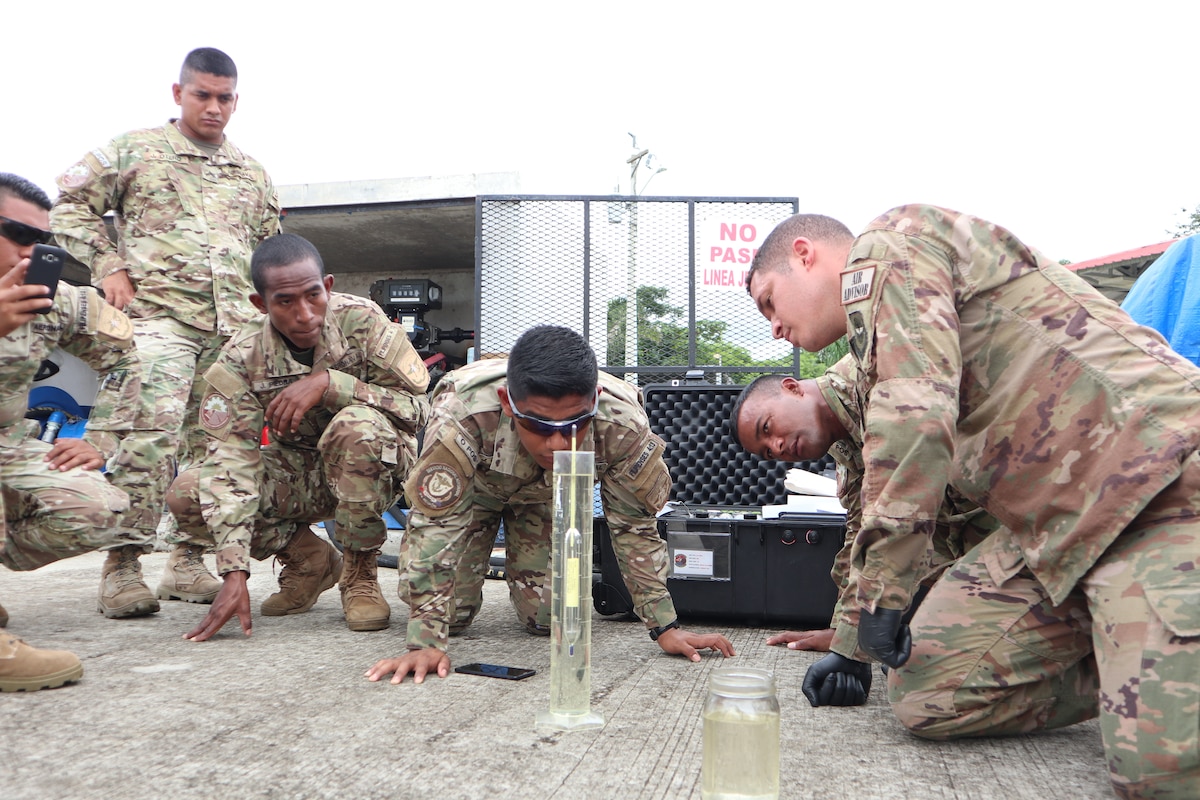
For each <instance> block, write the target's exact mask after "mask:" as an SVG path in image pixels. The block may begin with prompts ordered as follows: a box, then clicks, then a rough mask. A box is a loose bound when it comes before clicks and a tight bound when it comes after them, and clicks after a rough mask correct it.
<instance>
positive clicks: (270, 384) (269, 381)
mask: <svg viewBox="0 0 1200 800" xmlns="http://www.w3.org/2000/svg"><path fill="white" fill-rule="evenodd" d="M298 380H300V376H299V375H284V376H283V377H282V378H266V379H264V380H261V381H255V382H254V383H253V384H251V386H250V388H251V389H252V390H253V391H254V393H255V394H262V393H263V392H273V391H275V390H276V389H282V388H284V387H285V386H291V385H292V384H293V383H295V382H296V381H298Z"/></svg>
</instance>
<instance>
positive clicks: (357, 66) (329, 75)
mask: <svg viewBox="0 0 1200 800" xmlns="http://www.w3.org/2000/svg"><path fill="white" fill-rule="evenodd" d="M9 5H13V4H9ZM35 9H36V10H35ZM1198 23H1200V4H1198V3H1193V2H1185V1H1184V0H1179V2H1173V3H1166V2H1155V1H1154V0H1140V2H1137V3H1123V4H1115V5H1114V4H1098V3H1095V2H1046V1H1045V0H1041V2H1022V1H1020V0H1018V1H1017V2H1004V3H999V2H993V3H986V4H984V3H969V2H949V3H943V2H930V1H929V0H926V2H921V3H899V2H892V3H880V2H863V3H855V2H833V0H826V1H825V2H820V3H813V2H804V1H803V0H792V2H755V1H754V0H739V2H721V3H708V2H688V3H676V2H647V1H646V0H642V2H624V1H623V0H618V1H616V2H606V3H578V4H573V3H563V2H557V3H529V2H521V0H512V1H511V2H508V3H495V2H490V3H473V2H451V3H423V4H420V5H418V4H414V3H408V2H389V3H378V4H376V3H360V2H352V1H351V0H342V2H338V3H330V2H312V3H306V4H301V3H254V2H249V1H248V0H242V2H239V3H229V2H225V0H210V1H209V2H205V3H199V4H163V3H146V2H138V1H137V0H134V1H131V2H122V3H118V4H107V5H106V4H102V3H97V2H88V3H82V2H67V3H62V2H58V3H44V4H33V3H25V4H24V8H23V9H22V8H16V9H14V8H6V9H5V12H4V22H3V25H4V29H5V34H6V35H5V39H6V42H5V57H6V58H5V62H6V69H5V73H6V76H7V80H6V81H5V87H4V97H5V99H6V101H7V102H8V108H6V110H5V113H4V114H3V119H2V122H0V170H3V171H13V172H17V173H19V174H23V175H25V176H26V177H28V178H30V179H32V180H34V181H36V182H37V183H39V184H40V185H42V186H43V187H44V188H45V189H46V190H47V191H48V192H50V194H51V195H52V196H53V195H54V193H55V189H54V179H55V177H56V176H57V175H58V174H59V173H60V172H62V171H63V170H65V169H66V168H67V167H69V166H70V165H71V164H72V163H74V162H75V161H76V160H77V159H78V158H79V157H80V156H81V155H83V153H84V152H86V151H87V150H89V149H91V148H93V147H96V146H99V145H101V144H103V143H104V142H106V141H107V140H109V139H110V138H112V137H113V136H115V135H117V134H119V133H121V132H123V131H126V130H129V129H132V128H138V127H146V126H152V125H157V124H161V123H163V122H165V121H166V120H167V119H168V118H169V117H171V116H174V115H175V113H174V112H175V110H176V107H175V105H174V103H173V102H172V99H171V84H172V83H173V82H174V81H175V80H176V79H177V77H178V70H179V65H180V62H181V61H182V59H183V56H184V55H185V54H186V52H187V51H188V50H189V49H191V48H193V47H198V46H212V47H219V48H221V49H222V50H225V51H226V52H227V53H229V54H230V55H231V56H232V57H233V59H234V60H235V61H236V62H237V64H238V70H239V73H240V78H239V85H238V89H239V93H240V95H241V98H240V102H239V106H238V110H237V112H236V113H235V114H234V117H233V120H232V122H231V123H230V125H229V127H228V128H227V130H226V132H227V133H228V134H229V135H230V137H231V138H232V139H233V140H234V141H235V142H236V143H237V144H238V145H239V146H240V147H242V148H243V149H244V150H246V151H247V152H249V153H250V154H252V155H254V156H255V157H256V158H258V159H259V160H260V161H262V162H263V164H264V165H265V166H266V167H267V169H268V171H269V172H270V173H271V175H272V177H273V178H274V179H275V182H276V183H277V184H280V185H284V184H293V183H319V182H326V181H345V180H367V179H376V178H403V177H416V176H426V175H434V176H436V175H457V174H466V173H480V172H518V173H520V178H521V190H522V192H525V193H536V194H610V193H613V192H614V190H615V189H616V188H617V187H618V185H619V186H620V192H621V193H625V192H628V190H629V173H628V168H627V167H626V166H625V159H626V158H627V157H628V156H629V155H630V154H631V153H632V149H631V142H630V138H629V136H628V132H633V133H635V134H637V143H638V146H639V148H643V147H645V148H649V149H650V151H651V152H652V153H653V154H654V155H655V157H656V161H655V164H654V166H655V167H657V166H660V165H661V166H665V167H666V168H667V169H666V171H665V172H662V173H659V174H658V175H656V176H655V177H654V179H653V181H651V182H650V184H649V185H648V186H647V187H646V190H645V193H646V194H651V195H670V196H685V195H699V196H747V197H798V198H799V200H800V208H801V210H803V211H814V212H820V213H826V214H829V215H831V216H835V217H837V218H839V219H841V220H842V221H843V222H845V223H846V224H847V225H849V226H850V227H851V229H853V230H856V231H857V230H858V229H860V228H861V227H862V226H863V225H865V224H866V223H867V222H869V221H870V220H871V219H872V218H874V217H875V216H876V215H878V214H879V213H881V212H883V211H885V210H887V209H888V208H890V207H892V206H895V205H899V204H901V203H906V202H927V203H935V204H938V205H944V206H948V207H951V208H955V209H958V210H961V211H966V212H970V213H973V214H976V215H979V216H983V217H986V218H989V219H991V220H993V221H994V222H997V223H1000V224H1002V225H1005V226H1006V227H1008V228H1010V229H1011V230H1013V231H1014V232H1015V233H1016V234H1017V235H1018V236H1020V237H1021V238H1023V239H1024V240H1026V241H1027V242H1028V243H1030V244H1032V245H1034V246H1036V247H1039V248H1041V249H1042V250H1044V251H1045V252H1046V253H1047V254H1049V255H1051V256H1052V257H1054V258H1056V259H1057V258H1068V259H1071V260H1072V261H1082V260H1086V259H1089V258H1093V257H1096V256H1100V255H1105V254H1108V253H1111V252H1116V251H1120V250H1126V249H1130V248H1133V247H1138V246H1141V245H1145V244H1152V243H1155V242H1160V241H1164V240H1166V239H1168V238H1170V237H1169V236H1168V234H1167V230H1168V229H1171V228H1173V227H1174V226H1175V225H1176V224H1178V223H1179V222H1181V221H1182V220H1183V218H1184V215H1183V214H1182V213H1181V212H1180V209H1181V208H1182V207H1187V208H1188V209H1193V208H1195V207H1196V206H1197V204H1200V125H1198V123H1197V117H1198V114H1197V110H1196V109H1197V102H1196V93H1197V89H1196V84H1197V67H1196V62H1197V55H1198V51H1197V31H1198V30H1200V24H1198ZM20 100H28V101H29V104H28V105H27V106H26V107H25V108H19V107H16V106H14V103H15V102H17V101H20ZM643 180H644V178H643Z"/></svg>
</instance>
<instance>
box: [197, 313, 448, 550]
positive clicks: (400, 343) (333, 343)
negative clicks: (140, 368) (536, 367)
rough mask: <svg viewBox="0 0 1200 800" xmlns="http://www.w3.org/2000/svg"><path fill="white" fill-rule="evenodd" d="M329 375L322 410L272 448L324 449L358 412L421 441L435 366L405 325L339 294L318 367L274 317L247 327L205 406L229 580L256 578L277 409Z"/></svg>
mask: <svg viewBox="0 0 1200 800" xmlns="http://www.w3.org/2000/svg"><path fill="white" fill-rule="evenodd" d="M319 371H326V372H328V373H329V388H328V389H327V390H326V392H325V395H324V397H322V399H321V402H320V403H318V404H317V405H316V406H315V407H313V408H312V409H310V410H309V411H308V413H306V414H305V415H304V417H303V418H302V419H301V421H300V426H299V429H298V430H297V431H296V433H294V434H293V433H291V432H285V431H275V430H272V431H271V434H270V436H271V444H270V446H271V447H294V448H301V449H306V450H316V448H317V441H318V440H319V439H320V438H321V434H322V433H323V432H324V431H325V428H326V427H328V425H329V422H330V420H331V419H333V415H334V414H336V413H337V412H338V411H340V410H341V409H342V408H345V407H346V406H350V405H355V404H359V405H366V406H370V407H372V408H375V409H377V410H379V411H381V412H383V413H384V414H386V415H387V416H388V417H389V418H390V419H391V421H392V423H393V424H394V425H395V426H396V428H397V429H399V430H402V431H405V432H407V433H409V434H412V435H414V436H415V435H416V432H417V431H418V430H419V429H420V428H421V427H422V426H423V425H424V424H425V421H426V419H427V418H428V416H429V402H428V400H426V398H425V394H424V392H425V389H426V387H427V386H428V385H429V373H428V372H427V371H426V369H425V364H424V363H423V362H422V361H421V358H420V356H418V355H417V352H416V351H415V350H414V349H413V347H412V344H411V343H409V341H408V336H407V335H406V334H405V332H404V328H403V326H401V325H397V324H396V323H394V322H391V321H390V320H388V318H387V316H386V315H385V314H384V313H383V311H382V310H381V309H380V308H379V307H378V306H377V305H375V304H374V303H372V302H370V301H369V300H366V299H364V298H361V297H356V296H354V295H348V294H339V293H331V294H330V298H329V306H328V310H327V311H326V316H325V325H324V328H323V329H322V332H321V343H320V344H318V345H317V347H316V349H315V351H314V353H313V366H312V367H311V368H310V367H307V366H305V365H304V364H301V363H299V362H298V361H296V360H295V359H294V358H293V357H292V353H291V350H290V349H289V348H288V346H287V343H286V342H285V340H284V339H283V337H281V336H280V335H279V333H278V332H277V331H276V330H275V328H274V327H273V326H272V325H271V323H270V320H269V319H268V318H267V317H266V316H265V315H260V316H259V318H258V320H256V321H255V322H252V323H250V324H248V325H246V326H245V328H243V329H242V332H241V333H239V334H238V335H237V336H235V337H233V338H232V339H231V340H230V341H229V342H227V343H226V345H225V347H224V348H223V349H222V350H221V353H220V355H219V356H218V357H217V361H216V363H215V364H213V366H212V367H210V368H209V369H208V371H207V372H205V373H204V379H205V382H206V384H207V385H206V388H205V394H204V399H203V400H202V401H201V403H200V427H201V429H202V430H204V432H205V433H206V434H208V436H209V437H210V438H209V444H208V452H207V453H206V454H205V456H204V459H203V461H202V462H201V463H200V465H199V469H200V503H201V509H202V512H203V514H204V518H205V521H206V522H207V523H208V526H209V529H210V530H211V531H212V532H213V537H214V539H215V542H216V549H217V562H218V567H219V569H220V571H221V573H222V574H224V573H226V572H230V571H232V570H237V569H240V570H246V571H247V572H248V571H249V569H250V561H249V552H250V542H251V538H252V536H253V531H254V519H255V516H256V515H257V513H258V508H259V499H260V496H259V487H260V486H261V485H262V468H263V467H262V459H261V457H260V455H259V446H260V443H261V441H262V432H263V425H264V420H265V415H266V410H267V406H268V405H270V403H271V401H272V400H273V399H274V398H275V396H276V395H278V394H279V393H280V392H281V391H283V389H285V388H286V387H288V386H290V385H291V384H293V383H295V382H296V381H297V380H299V379H300V378H302V377H304V376H305V375H308V374H309V373H312V372H319ZM314 521H315V520H314Z"/></svg>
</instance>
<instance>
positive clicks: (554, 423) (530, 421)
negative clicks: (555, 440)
mask: <svg viewBox="0 0 1200 800" xmlns="http://www.w3.org/2000/svg"><path fill="white" fill-rule="evenodd" d="M509 406H510V407H511V408H512V413H513V416H514V417H516V418H517V419H518V420H519V421H520V423H521V427H522V428H524V429H525V430H527V431H529V432H530V433H536V434H537V435H538V436H553V435H554V434H556V433H563V434H564V435H566V436H570V434H571V427H572V426H578V427H580V428H582V427H583V426H584V425H586V424H587V423H588V422H590V421H591V419H592V418H593V417H595V416H596V412H597V411H599V410H600V390H599V389H597V390H596V403H595V405H593V406H592V410H591V411H585V412H583V413H582V414H580V415H579V416H578V417H572V418H571V419H557V420H549V419H542V418H541V417H531V416H529V415H528V414H522V413H521V412H520V411H518V410H517V404H516V403H511V402H510V403H509Z"/></svg>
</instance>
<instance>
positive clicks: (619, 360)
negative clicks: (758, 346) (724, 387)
mask: <svg viewBox="0 0 1200 800" xmlns="http://www.w3.org/2000/svg"><path fill="white" fill-rule="evenodd" d="M669 294H670V292H669V290H667V289H666V288H664V287H659V286H639V287H638V289H637V303H638V309H637V321H638V364H639V365H640V366H679V367H681V368H682V367H686V366H687V365H688V334H689V330H688V327H687V320H686V317H685V313H684V309H683V308H682V307H680V306H673V305H671V304H670V303H668V302H667V296H668V295H669ZM626 306H627V301H626V299H625V298H623V297H618V298H614V299H612V300H610V301H609V303H608V309H607V316H608V320H607V322H608V347H607V352H606V353H605V356H606V359H607V365H608V366H617V365H621V364H624V363H625V310H626ZM728 329H729V323H727V322H722V321H718V320H705V319H701V320H696V329H695V336H696V363H697V364H701V365H720V366H722V367H764V368H772V367H783V368H788V369H790V368H791V366H792V357H791V356H790V355H787V356H782V357H780V358H776V359H767V360H755V359H754V358H753V357H752V356H751V354H750V351H749V350H747V349H746V348H745V347H742V346H741V345H737V344H734V343H733V342H730V341H728V340H726V338H725V334H726V332H727V331H728ZM847 352H848V347H847V345H846V340H845V339H841V340H839V341H838V342H835V343H834V344H832V345H830V346H829V347H827V348H825V349H824V350H822V351H821V352H820V353H801V354H800V374H801V377H805V378H810V377H815V376H817V375H820V374H821V373H823V372H824V371H825V369H826V368H827V367H828V366H829V365H831V364H833V363H834V362H836V361H837V360H838V359H839V358H841V357H842V356H844V355H845V354H846V353H847ZM727 377H728V379H730V380H732V381H733V382H735V383H749V382H750V381H751V380H753V379H754V377H755V373H734V374H732V375H729V376H727Z"/></svg>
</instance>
